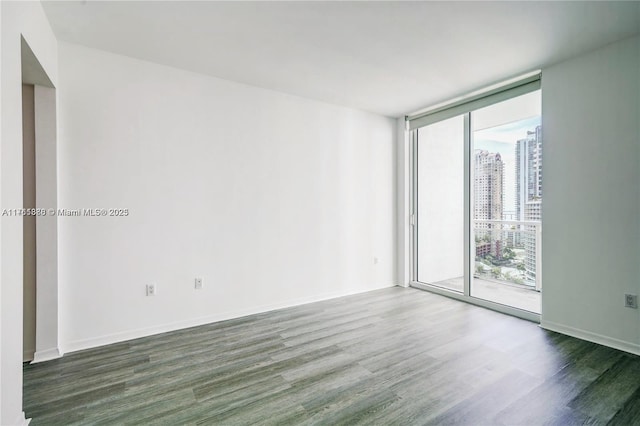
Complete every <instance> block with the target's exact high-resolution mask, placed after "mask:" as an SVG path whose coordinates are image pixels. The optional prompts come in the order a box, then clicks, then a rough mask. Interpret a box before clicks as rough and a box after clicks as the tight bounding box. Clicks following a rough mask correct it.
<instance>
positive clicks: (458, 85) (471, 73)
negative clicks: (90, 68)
mask: <svg viewBox="0 0 640 426" xmlns="http://www.w3.org/2000/svg"><path fill="white" fill-rule="evenodd" d="M43 4H44V8H45V11H46V13H47V15H48V17H49V20H50V22H51V25H52V27H53V30H54V31H55V33H56V35H57V36H58V37H59V38H60V39H61V40H65V41H69V42H72V43H78V44H82V45H85V46H90V47H95V48H98V49H103V50H107V51H111V52H115V53H119V54H123V55H128V56H132V57H136V58H141V59H146V60H149V61H153V62H157V63H161V64H166V65H171V66H174V67H178V68H183V69H187V70H191V71H195V72H199V73H204V74H209V75H212V76H216V77H221V78H224V79H228V80H233V81H237V82H241V83H246V84H250V85H254V86H259V87H264V88H268V89H273V90H277V91H281V92H285V93H290V94H294V95H299V96H304V97H308V98H313V99H318V100H322V101H326V102H330V103H333V104H338V105H345V106H349V107H354V108H359V109H363V110H367V111H371V112H375V113H378V114H382V115H388V116H401V115H404V114H406V113H410V112H414V111H415V110H418V109H420V108H423V107H425V106H429V105H432V104H435V103H438V102H441V101H443V100H446V99H447V98H451V97H454V96H457V95H460V94H464V93H465V92H469V91H472V90H476V89H478V88H481V87H482V86H484V85H488V84H492V83H495V82H498V81H500V80H503V79H506V78H509V77H512V76H515V75H518V74H520V73H524V72H527V71H530V70H535V69H538V68H541V67H544V66H547V65H550V64H553V63H555V62H558V61H560V60H563V59H565V58H568V57H571V56H574V55H577V54H579V53H582V52H585V51H588V50H592V49H595V48H597V47H600V46H603V45H605V44H608V43H611V42H613V41H616V40H619V39H623V38H626V37H629V36H631V35H633V34H637V33H639V32H640V2H637V1H634V2H611V1H609V2H577V1H576V2H400V1H391V2H363V1H357V2H338V1H330V2H267V1H259V2H207V1H197V2H186V1H161V2H154V1H142V2H131V1H118V2H100V1H92V0H88V1H76V2H59V1H57V2H43Z"/></svg>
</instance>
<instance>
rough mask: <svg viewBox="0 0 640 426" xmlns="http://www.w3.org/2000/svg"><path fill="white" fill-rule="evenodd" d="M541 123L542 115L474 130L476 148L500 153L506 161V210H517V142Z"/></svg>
mask: <svg viewBox="0 0 640 426" xmlns="http://www.w3.org/2000/svg"><path fill="white" fill-rule="evenodd" d="M538 125H540V116H539V115H538V116H535V117H529V118H525V119H523V120H518V121H514V122H511V123H507V124H503V125H500V126H495V127H489V128H486V129H481V130H476V131H474V132H473V143H474V149H483V150H485V151H489V152H497V153H500V156H501V157H502V161H503V162H504V211H505V212H509V211H514V212H515V210H516V207H515V203H516V142H517V141H518V140H520V139H524V138H525V137H526V136H527V131H531V130H535V128H536V126H538Z"/></svg>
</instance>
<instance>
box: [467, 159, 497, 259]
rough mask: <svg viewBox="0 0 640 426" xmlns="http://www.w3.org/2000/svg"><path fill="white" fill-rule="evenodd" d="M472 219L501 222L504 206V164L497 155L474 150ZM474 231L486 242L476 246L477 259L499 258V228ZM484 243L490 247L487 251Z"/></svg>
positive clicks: (483, 225) (481, 226) (489, 226)
mask: <svg viewBox="0 0 640 426" xmlns="http://www.w3.org/2000/svg"><path fill="white" fill-rule="evenodd" d="M473 190H474V192H473V193H474V206H473V207H474V217H475V219H478V220H502V213H503V206H504V163H503V162H502V157H501V156H500V154H499V153H490V152H488V151H484V150H476V152H475V165H474V174H473ZM476 229H478V230H483V229H486V231H480V232H479V234H482V236H484V237H489V238H488V239H489V241H485V242H484V243H477V244H476V255H485V254H488V253H490V254H491V255H493V256H496V257H501V256H502V249H501V244H502V241H501V240H502V236H501V231H500V229H501V225H500V224H490V223H479V224H477V226H476ZM487 243H489V244H490V246H489V247H486V246H487Z"/></svg>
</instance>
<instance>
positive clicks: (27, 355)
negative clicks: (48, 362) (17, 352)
mask: <svg viewBox="0 0 640 426" xmlns="http://www.w3.org/2000/svg"><path fill="white" fill-rule="evenodd" d="M33 356H34V350H33V349H25V350H23V351H22V362H31V361H33Z"/></svg>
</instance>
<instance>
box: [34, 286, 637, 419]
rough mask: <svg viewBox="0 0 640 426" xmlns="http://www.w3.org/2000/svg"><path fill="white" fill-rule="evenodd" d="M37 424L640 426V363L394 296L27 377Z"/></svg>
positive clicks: (231, 326)
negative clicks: (608, 424) (551, 425)
mask: <svg viewBox="0 0 640 426" xmlns="http://www.w3.org/2000/svg"><path fill="white" fill-rule="evenodd" d="M24 409H25V412H26V414H27V417H32V418H33V421H32V423H31V424H32V425H55V424H64V425H70V424H83V425H84V424H136V425H139V424H167V425H179V424H196V425H205V424H224V425H243V424H274V425H275V424H277V425H282V424H331V425H333V424H349V425H351V424H365V425H373V424H380V425H387V424H398V425H412V424H469V425H485V424H486V425H493V424H496V425H503V424H505V425H510V424H514V425H537V424H558V425H568V424H584V423H587V424H606V423H612V424H619V425H631V424H640V358H638V357H636V356H632V355H628V354H625V353H623V352H620V351H616V350H614V349H610V348H607V347H604V346H599V345H596V344H593V343H588V342H584V341H581V340H578V339H574V338H570V337H566V336H563V335H560V334H556V333H552V332H548V331H545V330H542V329H541V328H539V327H538V325H537V324H534V323H531V322H527V321H523V320H519V319H516V318H512V317H509V316H505V315H501V314H499V313H496V312H492V311H489V310H485V309H482V308H479V307H476V306H472V305H468V304H465V303H462V302H458V301H454V300H450V299H447V298H444V297H441V296H437V295H435V294H431V293H427V292H423V291H420V290H415V289H403V288H399V287H396V288H390V289H385V290H379V291H374V292H370V293H366V294H361V295H356V296H349V297H344V298H340V299H334V300H330V301H326V302H320V303H314V304H310V305H305V306H300V307H295V308H290V309H284V310H280V311H274V312H269V313H265V314H259V315H253V316H249V317H245V318H240V319H235V320H231V321H225V322H220V323H216V324H211V325H206V326H201V327H196V328H191V329H187V330H182V331H177V332H173V333H167V334H162V335H156V336H152V337H147V338H143V339H138V340H133V341H129V342H126V343H119V344H115V345H111V346H106V347H102V348H98V349H92V350H87V351H83V352H77V353H73V354H69V355H66V356H64V358H62V359H59V360H54V361H50V362H46V363H41V364H36V365H25V367H24Z"/></svg>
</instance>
